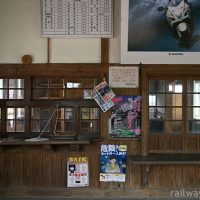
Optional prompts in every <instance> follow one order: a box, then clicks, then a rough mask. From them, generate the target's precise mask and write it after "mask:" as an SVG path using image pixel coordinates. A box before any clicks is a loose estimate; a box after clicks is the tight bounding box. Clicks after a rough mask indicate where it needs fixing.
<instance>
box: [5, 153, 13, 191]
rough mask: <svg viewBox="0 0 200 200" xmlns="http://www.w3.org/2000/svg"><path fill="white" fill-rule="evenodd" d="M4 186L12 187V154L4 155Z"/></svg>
mask: <svg viewBox="0 0 200 200" xmlns="http://www.w3.org/2000/svg"><path fill="white" fill-rule="evenodd" d="M5 186H6V187H12V186H13V153H12V152H6V153H5Z"/></svg>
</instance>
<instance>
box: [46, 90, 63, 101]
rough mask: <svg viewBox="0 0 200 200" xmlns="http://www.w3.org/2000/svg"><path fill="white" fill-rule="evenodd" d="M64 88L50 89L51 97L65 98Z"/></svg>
mask: <svg viewBox="0 0 200 200" xmlns="http://www.w3.org/2000/svg"><path fill="white" fill-rule="evenodd" d="M64 95H65V93H64V90H62V89H61V90H59V89H55V90H50V91H49V97H50V99H63V98H64Z"/></svg>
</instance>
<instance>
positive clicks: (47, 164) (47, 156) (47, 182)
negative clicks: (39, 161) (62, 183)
mask: <svg viewBox="0 0 200 200" xmlns="http://www.w3.org/2000/svg"><path fill="white" fill-rule="evenodd" d="M42 171H43V174H42V177H43V187H48V186H52V156H51V153H44V154H43V166H42Z"/></svg>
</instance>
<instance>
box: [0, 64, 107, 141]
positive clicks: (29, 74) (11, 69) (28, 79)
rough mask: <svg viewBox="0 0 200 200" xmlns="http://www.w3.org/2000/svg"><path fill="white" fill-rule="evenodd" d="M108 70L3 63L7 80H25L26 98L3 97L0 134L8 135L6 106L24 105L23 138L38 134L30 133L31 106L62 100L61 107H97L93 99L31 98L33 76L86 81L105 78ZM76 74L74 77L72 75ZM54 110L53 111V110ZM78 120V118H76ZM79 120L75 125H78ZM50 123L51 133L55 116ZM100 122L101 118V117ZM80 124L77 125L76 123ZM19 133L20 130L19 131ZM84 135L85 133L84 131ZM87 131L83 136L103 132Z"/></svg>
mask: <svg viewBox="0 0 200 200" xmlns="http://www.w3.org/2000/svg"><path fill="white" fill-rule="evenodd" d="M105 73H106V72H105V70H104V68H102V64H101V63H100V64H92V63H91V64H30V65H24V64H0V74H1V77H0V78H7V79H16V78H17V79H24V99H16V100H15V99H1V100H0V107H1V108H2V110H1V111H2V115H1V117H2V119H1V123H2V132H1V136H0V137H3V138H5V137H8V134H7V133H6V126H5V125H6V108H7V107H24V108H25V113H26V119H25V120H26V122H25V133H24V134H23V135H22V134H19V135H18V136H19V137H20V136H22V137H32V136H36V135H37V134H36V133H31V108H32V107H37V106H38V107H43V106H49V107H52V110H53V108H54V107H55V105H56V104H57V103H58V102H59V104H60V106H63V107H65V106H72V107H75V108H76V109H77V108H78V107H81V106H83V107H96V108H98V109H100V108H99V107H98V105H97V104H96V103H95V101H94V100H93V99H68V100H66V99H47V100H46V99H45V100H43V99H39V100H38V99H36V100H35V99H33V98H32V92H31V89H30V88H32V79H33V78H34V77H46V78H49V79H54V78H56V77H58V78H60V77H64V78H66V79H72V80H86V79H98V80H103V79H104V78H105ZM72 77H73V78H72ZM51 113H52V112H51ZM77 119H78V118H77ZM77 119H76V121H75V123H76V125H77V124H79V122H78V120H77ZM51 121H52V122H51V124H50V130H51V132H52V131H53V129H54V121H55V118H54V117H53V118H52V120H51ZM99 123H101V117H100V119H99ZM76 127H78V126H76ZM75 132H76V134H77V135H79V128H76V131H75ZM16 134H17V133H16ZM83 135H84V134H83ZM86 135H87V134H85V135H84V137H86V138H88V139H90V137H91V138H99V137H100V135H101V130H99V133H98V134H97V133H94V134H93V135H92V134H91V136H90V135H87V136H86Z"/></svg>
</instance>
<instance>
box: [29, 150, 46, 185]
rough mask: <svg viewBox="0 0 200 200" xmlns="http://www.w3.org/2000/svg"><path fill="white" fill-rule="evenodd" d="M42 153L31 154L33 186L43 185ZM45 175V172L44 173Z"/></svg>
mask: <svg viewBox="0 0 200 200" xmlns="http://www.w3.org/2000/svg"><path fill="white" fill-rule="evenodd" d="M43 173H44V168H43V153H40V152H34V153H33V154H32V182H33V183H32V184H33V187H42V186H43ZM45 175H46V174H45Z"/></svg>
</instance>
